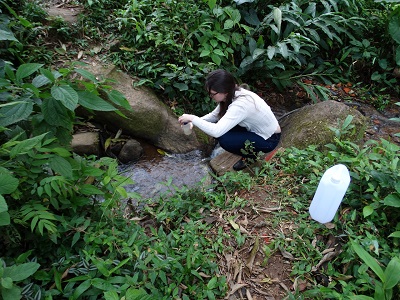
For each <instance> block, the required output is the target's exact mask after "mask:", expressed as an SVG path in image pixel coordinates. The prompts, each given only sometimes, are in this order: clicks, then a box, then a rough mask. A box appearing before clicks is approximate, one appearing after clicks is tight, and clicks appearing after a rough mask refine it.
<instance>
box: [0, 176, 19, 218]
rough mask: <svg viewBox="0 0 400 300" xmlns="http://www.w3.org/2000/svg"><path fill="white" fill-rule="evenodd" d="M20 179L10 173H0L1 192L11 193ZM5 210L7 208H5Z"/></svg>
mask: <svg viewBox="0 0 400 300" xmlns="http://www.w3.org/2000/svg"><path fill="white" fill-rule="evenodd" d="M18 184H19V181H18V179H17V178H15V177H13V176H11V175H9V174H0V194H2V195H4V194H11V193H12V192H14V191H15V190H16V189H17V187H18ZM3 211H5V210H3ZM0 212H2V210H1V202H0Z"/></svg>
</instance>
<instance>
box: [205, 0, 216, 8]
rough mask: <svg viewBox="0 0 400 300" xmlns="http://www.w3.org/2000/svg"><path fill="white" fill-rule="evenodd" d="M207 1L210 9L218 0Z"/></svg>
mask: <svg viewBox="0 0 400 300" xmlns="http://www.w3.org/2000/svg"><path fill="white" fill-rule="evenodd" d="M207 2H208V7H210V9H213V8H214V7H215V5H216V4H217V0H208V1H207Z"/></svg>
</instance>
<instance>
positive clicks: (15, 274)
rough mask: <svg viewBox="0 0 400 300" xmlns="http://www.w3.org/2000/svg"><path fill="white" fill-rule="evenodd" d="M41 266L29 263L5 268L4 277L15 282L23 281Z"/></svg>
mask: <svg viewBox="0 0 400 300" xmlns="http://www.w3.org/2000/svg"><path fill="white" fill-rule="evenodd" d="M39 267H40V265H39V264H38V263H35V262H28V263H24V264H21V265H13V266H10V267H6V268H4V273H3V277H10V278H11V279H12V280H13V281H22V280H24V279H26V278H28V277H29V276H31V275H33V274H34V273H35V272H36V271H37V270H38V269H39Z"/></svg>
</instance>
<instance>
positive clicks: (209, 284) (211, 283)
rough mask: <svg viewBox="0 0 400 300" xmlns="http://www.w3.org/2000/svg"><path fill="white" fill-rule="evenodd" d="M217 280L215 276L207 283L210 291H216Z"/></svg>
mask: <svg viewBox="0 0 400 300" xmlns="http://www.w3.org/2000/svg"><path fill="white" fill-rule="evenodd" d="M217 280H218V278H217V277H215V276H214V277H213V278H211V279H210V281H209V282H208V283H207V288H208V289H210V290H212V289H214V288H215V287H216V286H217Z"/></svg>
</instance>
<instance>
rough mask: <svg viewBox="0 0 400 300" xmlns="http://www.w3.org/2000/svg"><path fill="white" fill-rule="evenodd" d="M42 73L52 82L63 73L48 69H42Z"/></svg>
mask: <svg viewBox="0 0 400 300" xmlns="http://www.w3.org/2000/svg"><path fill="white" fill-rule="evenodd" d="M40 74H42V75H43V76H44V77H46V78H47V79H48V80H50V81H51V82H55V80H56V78H59V77H61V76H62V74H61V73H60V72H58V71H50V70H47V69H40Z"/></svg>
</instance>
